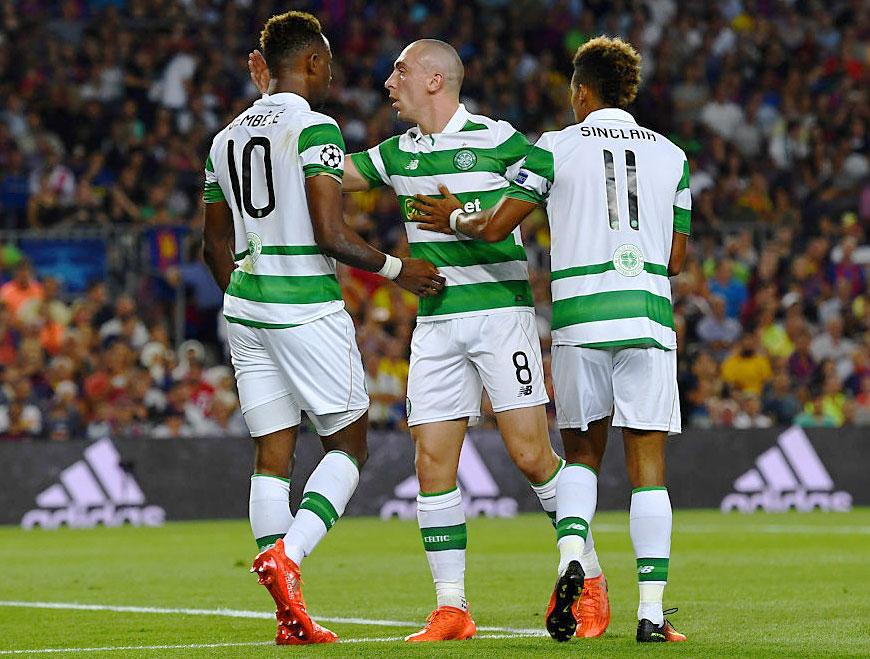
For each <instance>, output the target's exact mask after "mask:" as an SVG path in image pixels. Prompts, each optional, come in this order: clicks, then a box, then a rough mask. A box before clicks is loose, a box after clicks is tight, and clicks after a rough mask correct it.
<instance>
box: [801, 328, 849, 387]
mask: <svg viewBox="0 0 870 659" xmlns="http://www.w3.org/2000/svg"><path fill="white" fill-rule="evenodd" d="M855 350H857V345H856V344H855V342H854V341H852V340H850V339H847V338H845V337H844V336H843V319H842V318H840V317H839V316H832V317H831V318H830V319H829V320H828V322H827V323H825V332H824V333H822V334H819V335H817V336H816V337H815V338H814V339H813V340H812V342H811V343H810V352H811V353H812V356H813V359H815V360H816V361H817V362H823V361H825V360H826V359H830V360H832V361H833V362H834V364H836V370H837V375H838V376H839V378H840V379H841V380H845V379H846V378H847V377H849V375H850V374H851V372H852V355H853V354H854V353H855Z"/></svg>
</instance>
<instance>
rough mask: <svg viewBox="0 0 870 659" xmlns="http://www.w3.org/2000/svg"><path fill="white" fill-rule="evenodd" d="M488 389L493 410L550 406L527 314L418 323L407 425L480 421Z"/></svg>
mask: <svg viewBox="0 0 870 659" xmlns="http://www.w3.org/2000/svg"><path fill="white" fill-rule="evenodd" d="M483 389H486V393H487V394H489V399H490V401H492V409H493V410H494V411H496V412H503V411H505V410H512V409H517V408H520V407H531V406H533V405H544V404H546V403H547V402H548V400H549V399H548V398H547V391H546V389H545V387H544V371H543V367H542V365H541V344H540V341H539V340H538V331H537V328H536V326H535V314H534V313H532V312H531V311H508V312H503V313H495V314H489V315H485V316H468V317H465V318H450V319H448V320H436V321H431V322H423V323H417V327H416V328H415V329H414V336H413V338H412V339H411V368H410V371H409V373H408V400H407V410H408V425H409V426H416V425H419V424H421V423H433V422H435V421H448V420H450V419H459V418H462V417H466V416H467V417H469V421H470V423H472V424H473V423H476V421H477V419H478V417H480V396H481V393H482V390H483Z"/></svg>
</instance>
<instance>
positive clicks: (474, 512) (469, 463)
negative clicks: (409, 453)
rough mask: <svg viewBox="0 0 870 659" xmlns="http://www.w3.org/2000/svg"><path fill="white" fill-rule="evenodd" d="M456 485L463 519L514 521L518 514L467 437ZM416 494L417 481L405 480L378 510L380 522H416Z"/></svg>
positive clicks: (418, 486)
mask: <svg viewBox="0 0 870 659" xmlns="http://www.w3.org/2000/svg"><path fill="white" fill-rule="evenodd" d="M457 481H459V487H460V489H461V490H462V497H463V504H464V505H465V514H466V516H468V517H478V516H480V515H486V516H487V517H514V516H515V515H516V514H517V509H518V507H519V504H518V503H517V501H516V499H512V498H510V497H503V496H501V490H500V489H499V487H498V483H496V482H495V479H494V478H493V477H492V474H491V473H490V471H489V469H487V467H486V464H485V463H484V461H483V459H482V458H481V457H480V453H478V451H477V449H476V448H475V446H474V442H473V441H472V440H471V439H469V437H468V435H466V436H465V441H464V442H463V443H462V452H461V453H460V454H459V469H458V470H457ZM419 492H420V483H419V482H418V481H417V477H416V476H414V475H411V476H408V477H407V478H406V479H405V480H403V481H402V482H401V483H399V484H398V485H397V486H396V488H395V490H393V494H394V495H395V497H396V498H395V499H391V500H389V501H387V502H386V503H385V504H384V505H382V506H381V518H382V519H390V518H391V517H398V518H399V519H416V518H417V494H418V493H419Z"/></svg>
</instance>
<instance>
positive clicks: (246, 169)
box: [227, 136, 275, 220]
mask: <svg viewBox="0 0 870 659" xmlns="http://www.w3.org/2000/svg"><path fill="white" fill-rule="evenodd" d="M256 146H259V147H261V148H262V149H263V169H264V170H265V173H266V192H267V193H268V200H267V202H266V205H265V206H263V207H261V208H255V207H254V201H253V199H252V197H251V161H252V160H253V158H254V147H256ZM228 148H229V157H228V158H227V160H228V161H229V165H230V181H231V182H232V184H233V196H234V197H235V198H236V207H237V208H238V209H239V211H240V212H241V211H242V210H244V212H245V213H247V214H248V216H250V217H252V218H254V219H256V220H259V219H261V218H264V217H266V216H267V215H269V213H271V212H272V211H273V210H275V184H274V183H273V182H272V145H271V144H270V143H269V139H268V138H267V137H262V136H258V137H252V138H251V139H250V140H248V143H247V144H245V148H244V149H242V182H241V186H240V185H239V173H238V172H237V171H236V157H235V152H234V148H235V142H234V141H233V140H230V141H229V143H228Z"/></svg>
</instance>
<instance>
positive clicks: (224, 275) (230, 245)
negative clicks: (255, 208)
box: [202, 201, 236, 291]
mask: <svg viewBox="0 0 870 659" xmlns="http://www.w3.org/2000/svg"><path fill="white" fill-rule="evenodd" d="M235 240H236V238H235V231H234V229H233V212H232V211H231V210H230V207H229V204H227V202H225V201H216V202H212V203H209V204H206V205H205V222H204V224H203V229H202V259H203V261H205V264H206V265H207V266H208V269H209V270H210V271H211V276H212V277H214V280H215V281H216V282H217V285H218V286H220V287H221V290H222V291H226V290H227V287H228V286H229V285H230V275H232V273H233V270H235V269H236V264H235V261H234V260H233V249H234V248H235Z"/></svg>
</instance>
